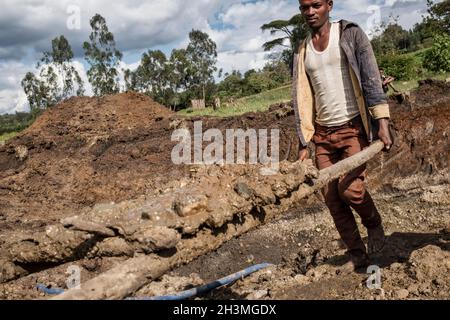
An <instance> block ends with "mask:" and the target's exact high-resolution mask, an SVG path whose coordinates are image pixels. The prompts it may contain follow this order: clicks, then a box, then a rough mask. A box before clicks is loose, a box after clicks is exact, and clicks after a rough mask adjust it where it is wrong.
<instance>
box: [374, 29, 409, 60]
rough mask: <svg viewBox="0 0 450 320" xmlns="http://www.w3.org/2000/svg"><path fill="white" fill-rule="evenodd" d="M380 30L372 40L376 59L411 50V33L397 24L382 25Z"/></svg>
mask: <svg viewBox="0 0 450 320" xmlns="http://www.w3.org/2000/svg"><path fill="white" fill-rule="evenodd" d="M381 29H383V31H382V33H381V34H380V35H378V36H376V37H374V38H373V39H372V47H373V50H374V52H375V55H376V56H377V57H379V56H382V55H385V54H390V55H393V54H396V53H399V52H408V51H411V49H413V47H412V44H413V41H412V38H411V33H410V32H408V31H406V30H404V29H403V28H402V27H401V26H400V25H399V24H398V23H397V22H391V23H389V24H388V25H386V26H384V25H383V26H381Z"/></svg>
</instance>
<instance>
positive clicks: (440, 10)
mask: <svg viewBox="0 0 450 320" xmlns="http://www.w3.org/2000/svg"><path fill="white" fill-rule="evenodd" d="M427 5H428V13H429V17H427V18H426V21H427V22H428V23H429V24H431V25H432V26H435V27H437V30H436V29H435V30H434V31H435V32H444V33H447V34H450V0H444V1H440V2H436V1H434V0H427Z"/></svg>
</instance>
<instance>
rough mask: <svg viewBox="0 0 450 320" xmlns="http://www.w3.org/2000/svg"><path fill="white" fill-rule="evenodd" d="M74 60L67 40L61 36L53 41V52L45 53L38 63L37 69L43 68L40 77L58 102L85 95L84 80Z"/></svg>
mask: <svg viewBox="0 0 450 320" xmlns="http://www.w3.org/2000/svg"><path fill="white" fill-rule="evenodd" d="M72 59H73V51H72V48H71V46H70V44H69V42H68V41H67V39H66V38H65V37H64V36H62V35H61V36H60V37H56V38H55V39H53V40H52V50H51V51H47V52H44V54H43V57H42V58H41V60H40V61H39V62H38V65H37V67H38V68H39V67H41V73H40V76H41V78H42V79H43V80H44V81H46V82H47V83H48V85H49V88H51V93H52V95H53V99H54V100H55V101H56V102H59V101H61V100H63V99H66V98H68V97H70V96H73V95H77V96H81V95H83V94H84V86H83V80H81V77H80V74H79V73H78V71H77V70H76V69H75V67H74V65H73V63H72ZM60 84H62V85H60Z"/></svg>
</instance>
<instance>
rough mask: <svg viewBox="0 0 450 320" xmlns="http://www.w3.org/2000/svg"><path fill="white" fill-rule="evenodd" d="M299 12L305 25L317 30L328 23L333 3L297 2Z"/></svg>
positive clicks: (304, 0)
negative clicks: (298, 3)
mask: <svg viewBox="0 0 450 320" xmlns="http://www.w3.org/2000/svg"><path fill="white" fill-rule="evenodd" d="M299 2H300V11H301V13H302V15H303V17H304V18H305V20H306V23H307V24H308V25H309V26H310V27H311V28H312V29H318V28H320V27H321V26H323V25H324V24H325V23H327V22H328V20H329V18H330V11H331V9H333V1H330V0H299Z"/></svg>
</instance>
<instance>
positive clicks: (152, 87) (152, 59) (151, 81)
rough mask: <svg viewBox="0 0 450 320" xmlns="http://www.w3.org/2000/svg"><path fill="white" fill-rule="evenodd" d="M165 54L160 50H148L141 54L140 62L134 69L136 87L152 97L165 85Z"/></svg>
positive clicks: (158, 94) (160, 91) (159, 93)
mask: <svg viewBox="0 0 450 320" xmlns="http://www.w3.org/2000/svg"><path fill="white" fill-rule="evenodd" d="M166 64H167V58H166V55H165V54H164V53H163V52H162V51H160V50H156V51H153V50H149V51H148V52H146V53H144V54H143V55H142V59H141V64H140V65H139V67H138V68H137V70H136V71H135V75H136V84H137V88H138V90H139V91H141V92H145V93H146V94H149V95H151V96H154V97H158V96H160V95H161V93H162V91H163V90H164V89H165V88H166V87H167V74H166V69H167V68H166Z"/></svg>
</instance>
